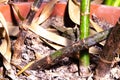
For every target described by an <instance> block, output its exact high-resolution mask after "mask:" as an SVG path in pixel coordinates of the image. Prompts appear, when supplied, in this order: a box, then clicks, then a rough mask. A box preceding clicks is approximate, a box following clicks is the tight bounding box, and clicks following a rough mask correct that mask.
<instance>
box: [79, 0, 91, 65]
mask: <svg viewBox="0 0 120 80" xmlns="http://www.w3.org/2000/svg"><path fill="white" fill-rule="evenodd" d="M80 10H81V13H80V19H81V20H80V39H84V38H87V37H88V36H89V20H90V18H89V14H90V0H82V1H81V6H80ZM81 54H82V55H81V56H80V62H81V65H83V66H88V65H89V64H90V62H89V54H88V50H86V51H84V52H83V53H81Z"/></svg>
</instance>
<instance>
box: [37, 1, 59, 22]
mask: <svg viewBox="0 0 120 80" xmlns="http://www.w3.org/2000/svg"><path fill="white" fill-rule="evenodd" d="M57 1H58V0H51V1H50V2H48V3H47V5H46V6H45V7H44V9H43V10H42V12H41V15H40V17H39V19H38V20H37V23H38V24H41V23H43V22H44V21H45V20H46V19H47V18H48V17H49V16H50V15H51V13H52V12H53V9H54V5H55V4H56V3H57Z"/></svg>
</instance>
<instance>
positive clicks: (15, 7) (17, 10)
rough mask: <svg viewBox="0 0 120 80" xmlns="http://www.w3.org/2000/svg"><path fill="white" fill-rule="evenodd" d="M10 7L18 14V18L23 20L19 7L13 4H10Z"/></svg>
mask: <svg viewBox="0 0 120 80" xmlns="http://www.w3.org/2000/svg"><path fill="white" fill-rule="evenodd" d="M12 7H13V9H14V11H15V13H16V15H17V16H18V18H19V19H20V20H21V21H23V20H24V18H23V17H22V16H21V14H20V10H19V8H18V7H17V6H16V5H15V4H12Z"/></svg>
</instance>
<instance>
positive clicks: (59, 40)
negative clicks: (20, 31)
mask: <svg viewBox="0 0 120 80" xmlns="http://www.w3.org/2000/svg"><path fill="white" fill-rule="evenodd" d="M29 29H30V30H31V31H32V32H34V33H36V34H37V35H39V36H40V37H42V38H44V39H46V40H49V41H51V42H53V43H56V44H59V45H61V46H67V45H69V44H71V43H73V41H71V40H69V39H67V38H65V37H62V36H59V35H57V34H56V33H52V32H50V31H47V30H46V29H44V28H42V27H41V26H39V25H37V24H32V25H31V26H30V27H29Z"/></svg>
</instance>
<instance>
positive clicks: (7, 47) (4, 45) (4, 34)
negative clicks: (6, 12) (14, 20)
mask: <svg viewBox="0 0 120 80" xmlns="http://www.w3.org/2000/svg"><path fill="white" fill-rule="evenodd" d="M0 23H1V25H0V30H1V32H0V34H1V35H0V38H1V39H0V40H1V45H0V53H1V55H2V56H3V64H4V66H5V68H6V69H7V71H8V76H9V77H11V78H12V79H16V78H17V77H16V76H15V74H14V71H13V69H12V68H11V65H10V61H11V43H10V38H9V33H8V29H7V23H6V21H5V19H4V17H3V15H2V13H0Z"/></svg>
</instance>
